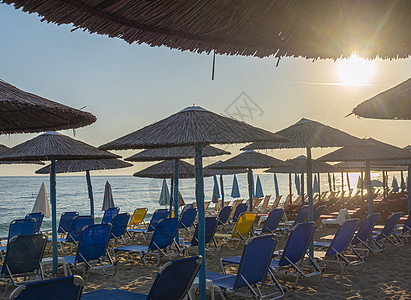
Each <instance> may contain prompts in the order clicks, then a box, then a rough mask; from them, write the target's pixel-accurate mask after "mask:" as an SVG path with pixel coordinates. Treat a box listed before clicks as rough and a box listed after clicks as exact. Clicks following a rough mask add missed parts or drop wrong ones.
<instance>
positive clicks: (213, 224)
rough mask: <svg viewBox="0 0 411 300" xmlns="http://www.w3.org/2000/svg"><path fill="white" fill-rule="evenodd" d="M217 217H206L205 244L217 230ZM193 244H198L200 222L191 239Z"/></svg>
mask: <svg viewBox="0 0 411 300" xmlns="http://www.w3.org/2000/svg"><path fill="white" fill-rule="evenodd" d="M217 222H218V221H217V217H206V218H205V244H206V245H207V244H208V243H209V242H211V240H212V239H213V237H214V234H215V231H216V229H217ZM191 246H198V224H197V225H196V229H195V231H194V234H193V238H192V240H191Z"/></svg>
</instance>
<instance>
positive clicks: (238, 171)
mask: <svg viewBox="0 0 411 300" xmlns="http://www.w3.org/2000/svg"><path fill="white" fill-rule="evenodd" d="M222 162H223V161H222V160H219V161H216V162H215V163H212V164H210V165H208V166H206V167H204V170H207V171H208V172H210V173H211V174H213V175H220V189H221V207H223V206H224V181H223V175H235V174H242V173H247V169H214V168H213V167H214V166H216V165H218V164H220V163H222Z"/></svg>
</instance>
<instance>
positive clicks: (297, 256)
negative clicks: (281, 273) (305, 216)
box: [279, 222, 314, 267]
mask: <svg viewBox="0 0 411 300" xmlns="http://www.w3.org/2000/svg"><path fill="white" fill-rule="evenodd" d="M313 234H314V222H308V223H299V224H297V225H296V226H295V227H294V228H293V230H292V231H291V233H290V235H289V236H288V239H287V242H286V244H285V247H284V251H283V253H282V255H281V258H280V262H279V266H281V267H283V266H288V265H290V264H291V263H293V264H296V263H297V262H299V261H300V260H301V259H303V258H304V255H305V252H306V251H307V248H308V245H309V243H310V241H311V239H312V236H313Z"/></svg>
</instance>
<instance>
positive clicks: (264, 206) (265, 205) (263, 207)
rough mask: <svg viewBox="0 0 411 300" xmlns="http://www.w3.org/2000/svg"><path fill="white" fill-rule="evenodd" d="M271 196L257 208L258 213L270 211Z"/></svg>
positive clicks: (266, 197)
mask: <svg viewBox="0 0 411 300" xmlns="http://www.w3.org/2000/svg"><path fill="white" fill-rule="evenodd" d="M270 199H271V195H266V196H264V201H263V203H262V204H261V206H259V207H257V208H256V210H257V211H258V212H266V211H267V210H268V203H269V202H270Z"/></svg>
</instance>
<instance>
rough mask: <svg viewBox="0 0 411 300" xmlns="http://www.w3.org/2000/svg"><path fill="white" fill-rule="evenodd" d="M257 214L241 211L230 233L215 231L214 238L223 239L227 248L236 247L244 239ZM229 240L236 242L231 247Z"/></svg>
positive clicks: (250, 230) (250, 232)
mask: <svg viewBox="0 0 411 300" xmlns="http://www.w3.org/2000/svg"><path fill="white" fill-rule="evenodd" d="M256 218H257V215H256V214H255V213H253V212H243V213H242V214H241V215H240V216H239V217H238V220H237V222H236V224H235V226H234V229H233V231H232V232H231V233H216V234H215V235H214V236H215V238H221V239H223V240H224V241H225V242H226V244H227V246H228V247H229V248H234V249H237V248H238V246H239V245H240V243H241V241H244V242H245V241H246V238H247V236H248V235H249V234H252V229H253V225H254V222H255V220H256ZM230 242H237V245H236V246H234V247H231V245H230Z"/></svg>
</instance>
